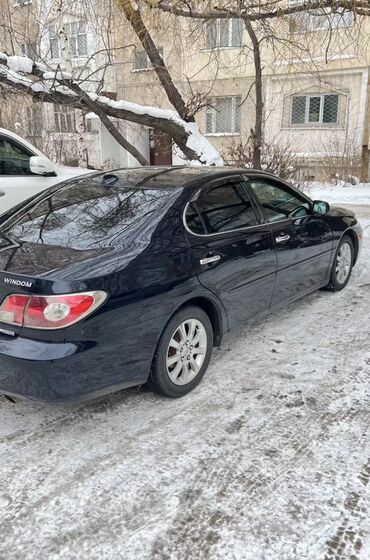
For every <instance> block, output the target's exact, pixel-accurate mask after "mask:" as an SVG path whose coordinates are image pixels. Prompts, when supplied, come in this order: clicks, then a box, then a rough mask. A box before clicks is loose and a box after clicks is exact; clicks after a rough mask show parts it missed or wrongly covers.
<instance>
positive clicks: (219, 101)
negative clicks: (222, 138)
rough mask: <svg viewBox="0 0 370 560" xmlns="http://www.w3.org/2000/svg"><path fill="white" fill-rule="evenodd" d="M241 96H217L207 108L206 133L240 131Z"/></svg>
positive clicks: (235, 132) (232, 132)
mask: <svg viewBox="0 0 370 560" xmlns="http://www.w3.org/2000/svg"><path fill="white" fill-rule="evenodd" d="M240 103H241V98H240V97H239V96H233V97H215V98H214V99H212V100H211V101H210V102H209V105H208V107H207V110H206V134H239V133H240Z"/></svg>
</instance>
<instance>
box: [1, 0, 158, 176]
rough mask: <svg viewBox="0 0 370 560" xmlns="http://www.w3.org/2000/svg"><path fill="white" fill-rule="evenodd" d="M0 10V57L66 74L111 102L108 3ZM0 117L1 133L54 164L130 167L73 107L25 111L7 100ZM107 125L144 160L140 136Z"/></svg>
mask: <svg viewBox="0 0 370 560" xmlns="http://www.w3.org/2000/svg"><path fill="white" fill-rule="evenodd" d="M0 2H1V3H2V5H1V10H2V11H1V13H3V14H5V17H4V22H6V23H4V24H3V25H2V26H0V30H1V35H0V50H1V51H4V52H6V53H8V54H15V55H26V56H29V57H31V58H33V59H34V60H39V61H42V62H43V63H44V64H46V65H47V66H48V67H49V68H50V70H53V69H56V68H59V69H61V70H62V71H67V72H72V73H73V74H74V75H76V77H77V78H78V79H79V80H82V83H84V86H85V87H86V86H87V87H88V88H90V90H91V91H94V92H99V93H101V94H103V95H106V96H108V97H110V98H112V99H115V98H116V97H117V90H116V73H115V65H114V61H113V57H114V53H113V51H112V39H111V37H112V34H113V31H114V27H115V17H114V16H115V14H114V10H113V8H112V6H113V3H112V2H111V1H110V0H107V1H105V0H97V1H93V2H90V1H84V0H82V1H80V2H75V1H74V0H64V1H63V2H62V3H61V2H58V1H56V0H19V1H18V2H16V3H14V1H13V0H0ZM65 37H66V39H67V41H65V40H64V38H65ZM12 95H13V94H12ZM20 108H21V111H20ZM11 110H13V111H15V113H16V115H17V116H16V118H13V117H12V114H11ZM1 114H3V118H2V119H1V117H0V119H1V121H2V126H4V127H6V128H11V129H12V130H14V131H15V132H17V133H19V134H21V135H22V136H24V137H26V138H27V139H29V140H30V141H31V142H33V143H34V144H36V145H37V146H38V147H39V148H40V149H42V150H43V151H44V152H45V153H47V154H48V155H49V156H50V157H51V158H53V159H54V160H56V161H58V162H61V163H65V164H69V165H83V166H86V165H87V166H89V167H92V168H96V169H103V168H112V167H119V166H132V165H136V164H137V162H136V160H135V159H134V158H133V157H132V156H131V155H130V154H128V153H127V151H126V150H124V149H123V148H122V147H121V146H120V145H119V144H118V143H117V141H116V140H115V139H114V138H113V137H112V136H111V135H110V134H109V133H108V131H107V130H106V128H105V127H104V126H103V125H102V124H101V122H100V120H99V119H98V118H97V117H96V115H94V114H93V113H89V114H88V115H83V114H82V113H81V112H80V111H77V110H75V109H74V108H73V107H68V106H65V105H51V104H50V105H49V104H44V103H32V102H31V101H30V100H28V99H25V98H24V97H23V98H22V100H19V103H18V102H17V104H15V103H14V97H12V102H11V103H9V102H3V101H0V115H1ZM5 115H8V117H7V118H5ZM115 125H116V126H117V128H119V129H120V131H121V132H122V133H123V134H124V136H125V137H126V138H127V139H128V140H129V141H130V142H132V143H133V144H135V145H136V146H137V147H139V149H140V150H141V151H142V152H143V153H145V152H147V155H148V157H149V143H148V141H147V131H143V130H142V129H140V128H138V127H135V126H132V125H130V124H129V123H124V122H122V121H116V122H115ZM142 137H143V138H145V141H143V139H142Z"/></svg>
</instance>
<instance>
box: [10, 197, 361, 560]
mask: <svg viewBox="0 0 370 560" xmlns="http://www.w3.org/2000/svg"><path fill="white" fill-rule="evenodd" d="M360 212H361V213H360V215H361V216H362V218H363V220H362V221H363V227H364V228H365V240H364V249H363V253H362V256H361V259H360V261H359V263H358V265H357V266H356V268H355V270H354V274H353V278H352V280H351V282H350V284H349V286H348V287H347V288H346V289H345V290H344V291H343V292H341V293H338V294H333V293H329V292H325V291H319V292H316V293H314V294H312V295H310V296H308V297H306V298H304V299H303V300H301V301H299V302H298V303H295V304H293V305H290V306H289V307H287V308H286V309H283V310H281V311H279V312H277V313H275V314H273V315H271V316H270V317H269V318H268V319H266V320H264V321H259V322H258V323H256V324H255V325H254V326H246V327H244V328H243V329H240V331H239V332H236V333H234V334H233V335H232V336H230V337H229V339H228V340H226V341H225V343H224V345H223V347H222V349H221V350H218V351H215V353H214V358H213V361H212V364H211V367H210V368H209V371H208V373H207V374H206V376H205V378H204V380H203V382H202V384H201V385H200V386H199V388H198V389H196V390H195V391H194V392H193V393H191V394H189V395H188V396H186V397H185V398H182V399H180V400H166V399H164V398H160V397H158V396H156V395H153V394H151V393H149V392H147V391H145V390H140V391H139V390H129V391H123V392H120V393H117V394H115V395H112V396H110V397H108V398H105V399H102V400H100V401H98V402H94V403H91V404H87V405H84V406H78V407H70V408H67V407H64V408H63V407H51V406H47V405H40V404H32V403H18V404H15V405H14V404H11V403H9V402H8V401H6V400H5V399H3V398H0V558H1V559H2V560H20V559H21V560H36V559H37V560H39V559H47V560H55V559H58V560H59V559H63V560H64V559H66V560H67V559H68V560H74V559H76V560H77V559H78V560H81V559H82V560H85V559H86V560H93V559H94V560H95V559H97V560H111V559H112V560H113V559H114V560H118V559H119V560H121V559H122V560H147V559H148V560H149V559H151V560H185V559H186V560H192V559H194V560H349V559H351V560H368V559H369V558H370V526H369V513H370V512H369V507H370V506H369V503H370V482H369V481H370V385H369V375H370V326H369V325H370V323H369V317H370V265H369V258H370V207H364V208H362V209H361V211H360Z"/></svg>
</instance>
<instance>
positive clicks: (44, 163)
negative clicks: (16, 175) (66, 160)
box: [30, 156, 55, 175]
mask: <svg viewBox="0 0 370 560" xmlns="http://www.w3.org/2000/svg"><path fill="white" fill-rule="evenodd" d="M30 171H31V173H34V174H35V175H55V165H54V164H53V162H52V161H50V159H48V158H46V157H42V156H31V157H30Z"/></svg>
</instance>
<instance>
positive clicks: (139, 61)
mask: <svg viewBox="0 0 370 560" xmlns="http://www.w3.org/2000/svg"><path fill="white" fill-rule="evenodd" d="M158 52H159V54H160V55H161V57H162V58H163V47H158ZM152 68H153V64H152V63H151V61H150V59H149V56H148V55H147V53H146V51H135V52H134V68H133V69H134V70H151V69H152Z"/></svg>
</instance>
